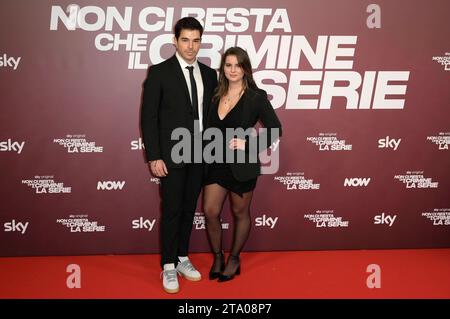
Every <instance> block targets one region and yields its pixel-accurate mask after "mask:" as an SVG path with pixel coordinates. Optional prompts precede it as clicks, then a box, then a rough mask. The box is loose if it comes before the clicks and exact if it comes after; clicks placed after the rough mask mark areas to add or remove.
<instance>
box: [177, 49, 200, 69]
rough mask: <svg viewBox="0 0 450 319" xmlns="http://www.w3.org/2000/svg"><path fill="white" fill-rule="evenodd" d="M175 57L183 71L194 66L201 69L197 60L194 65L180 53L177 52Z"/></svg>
mask: <svg viewBox="0 0 450 319" xmlns="http://www.w3.org/2000/svg"><path fill="white" fill-rule="evenodd" d="M175 56H176V57H177V59H178V62H179V63H180V66H181V68H182V69H184V68H185V67H187V66H191V65H193V66H194V68H198V67H199V66H198V63H197V58H196V59H195V61H194V63H192V64H189V63H187V62H186V61H185V60H184V59H183V58H182V57H181V55H180V54H179V53H178V51H177V52H175Z"/></svg>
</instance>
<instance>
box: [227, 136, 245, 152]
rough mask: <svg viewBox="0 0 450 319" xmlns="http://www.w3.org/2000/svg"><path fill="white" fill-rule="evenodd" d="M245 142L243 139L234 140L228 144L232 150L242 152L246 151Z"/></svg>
mask: <svg viewBox="0 0 450 319" xmlns="http://www.w3.org/2000/svg"><path fill="white" fill-rule="evenodd" d="M245 142H246V141H245V140H243V139H241V138H232V139H231V140H230V142H229V143H228V148H229V149H231V150H236V149H237V150H241V151H245Z"/></svg>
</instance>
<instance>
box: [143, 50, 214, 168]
mask: <svg viewBox="0 0 450 319" xmlns="http://www.w3.org/2000/svg"><path fill="white" fill-rule="evenodd" d="M198 64H199V66H200V72H201V75H202V82H203V88H204V89H203V127H205V126H206V117H207V114H208V108H209V105H210V104H211V98H212V95H213V92H214V89H215V88H216V86H217V73H216V71H214V70H213V69H211V68H210V67H208V66H206V65H204V64H202V63H200V62H198ZM143 86H144V92H143V98H142V108H141V129H142V137H143V140H144V145H145V153H146V157H147V160H148V161H153V160H157V159H162V160H164V162H165V164H166V166H167V167H180V166H183V165H184V164H183V163H181V164H177V163H174V162H173V161H172V159H171V155H170V154H171V150H172V147H173V145H175V144H176V143H178V141H172V140H171V133H172V130H174V129H175V128H178V127H183V128H187V129H188V130H189V131H190V132H194V115H193V112H192V106H191V99H190V97H189V90H188V83H186V80H185V77H184V75H183V71H182V70H181V66H180V63H179V62H178V59H177V57H176V56H175V55H173V56H172V57H171V58H169V59H168V60H166V61H164V62H162V63H159V64H155V65H152V66H151V67H150V68H149V69H148V74H147V79H146V80H145V82H144V85H143Z"/></svg>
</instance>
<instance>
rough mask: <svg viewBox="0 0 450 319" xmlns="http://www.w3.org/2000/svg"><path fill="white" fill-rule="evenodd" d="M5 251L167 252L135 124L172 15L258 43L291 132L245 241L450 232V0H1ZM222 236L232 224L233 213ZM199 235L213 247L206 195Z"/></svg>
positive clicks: (367, 245)
mask: <svg viewBox="0 0 450 319" xmlns="http://www.w3.org/2000/svg"><path fill="white" fill-rule="evenodd" d="M0 9H1V10H0V25H1V28H0V83H1V97H0V101H1V113H0V168H1V179H0V193H1V204H0V256H30V255H75V254H129V253H157V252H158V251H159V221H160V214H161V212H160V194H159V179H158V178H155V177H153V176H152V175H151V174H150V172H149V169H148V166H147V164H146V162H145V157H144V153H143V149H144V147H145V146H144V145H143V142H142V136H141V132H140V127H139V122H140V107H141V95H142V84H143V81H144V80H145V77H146V71H147V68H148V67H149V66H150V65H153V64H156V63H159V62H161V61H163V60H164V59H167V58H168V57H170V56H171V55H172V54H173V53H174V51H175V49H174V46H173V44H172V39H173V25H174V23H175V22H176V21H177V20H178V19H179V18H181V17H183V16H195V17H197V18H198V19H199V20H200V21H201V23H202V24H203V25H204V27H205V32H204V34H203V37H202V49H201V51H200V53H199V59H200V60H201V61H202V62H204V63H206V64H207V65H210V66H211V67H212V68H215V69H217V68H218V67H219V62H220V57H221V54H222V53H223V52H224V50H225V49H227V48H228V47H231V46H236V45H237V46H240V47H243V48H244V49H246V50H247V52H248V53H249V55H250V56H251V62H252V64H253V68H254V76H255V79H256V81H257V83H258V85H259V86H260V87H261V88H262V89H264V90H266V91H267V93H268V94H269V98H270V100H271V103H272V105H273V108H274V109H275V110H276V113H277V115H278V116H279V118H280V120H281V122H282V124H283V136H282V138H281V140H280V142H279V143H277V144H274V145H272V148H271V153H270V155H271V156H267V157H265V160H264V162H265V163H264V169H265V172H266V173H267V174H264V175H263V176H261V177H260V178H259V180H258V185H257V187H256V189H255V192H254V198H253V202H252V212H251V214H252V231H251V234H250V238H249V241H248V243H247V245H246V246H245V250H247V251H269V250H322V249H376V248H427V247H450V192H449V187H450V151H449V144H450V109H449V107H450V90H449V88H450V86H449V84H450V72H449V70H450V61H449V60H450V53H449V50H450V43H449V38H450V37H449V36H450V34H449V31H450V26H449V19H448V12H450V2H449V1H445V0H443V1H438V0H433V1H424V0H410V1H406V0H399V1H387V0H380V1H376V3H373V1H360V0H346V1H325V0H295V1H294V0H291V1H288V0H279V1H276V2H274V1H250V2H246V3H245V6H244V3H243V2H242V1H236V0H228V1H159V0H155V1H151V2H149V1H118V0H117V1H99V0H91V1H87V0H86V1H85V0H83V1H78V2H77V3H74V2H73V1H63V0H61V1H45V0H43V1H23V0H22V1H15V0H14V1H13V0H6V1H2V3H1V4H0ZM222 222H223V224H222V225H223V228H224V243H225V248H226V249H227V248H229V247H230V244H231V243H230V241H231V235H232V231H233V223H232V216H231V213H230V210H229V203H228V202H226V204H225V207H224V211H223V214H222ZM191 248H192V251H194V252H200V251H208V250H209V248H208V243H207V239H206V232H205V219H204V215H203V212H202V204H201V200H199V204H198V207H197V212H196V215H195V220H194V223H193V232H192V240H191Z"/></svg>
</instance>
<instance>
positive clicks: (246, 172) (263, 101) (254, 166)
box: [206, 88, 282, 181]
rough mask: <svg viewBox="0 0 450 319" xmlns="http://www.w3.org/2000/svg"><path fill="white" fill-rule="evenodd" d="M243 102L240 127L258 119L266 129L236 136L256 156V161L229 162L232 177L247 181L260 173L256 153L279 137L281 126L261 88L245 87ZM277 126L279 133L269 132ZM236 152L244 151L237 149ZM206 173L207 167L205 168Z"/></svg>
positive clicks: (211, 112) (213, 110)
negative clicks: (257, 133) (253, 133)
mask: <svg viewBox="0 0 450 319" xmlns="http://www.w3.org/2000/svg"><path fill="white" fill-rule="evenodd" d="M242 99H243V101H242V103H243V108H244V110H243V113H242V122H241V124H240V127H241V128H242V129H244V130H247V129H249V128H252V127H254V126H255V124H256V123H257V122H258V121H261V123H262V124H263V125H264V128H265V129H267V130H264V131H262V132H261V133H260V134H259V135H258V136H257V137H251V136H248V135H244V136H238V137H240V138H245V139H246V149H245V152H246V153H247V155H248V154H252V155H253V156H254V158H256V160H257V161H256V162H253V163H252V162H250V161H248V160H247V161H246V162H245V163H230V167H231V171H232V173H233V176H234V178H236V179H237V180H238V181H247V180H250V179H253V178H256V177H257V176H258V175H260V174H261V163H260V161H259V158H258V156H257V155H258V154H259V153H260V152H261V151H263V150H265V149H267V148H268V147H269V146H270V145H271V144H272V143H273V142H274V141H275V140H276V139H277V138H278V137H281V134H282V128H281V123H280V121H279V119H278V117H277V115H276V113H275V111H274V109H273V107H272V105H271V104H270V102H269V100H268V99H267V93H266V91H264V90H261V89H256V90H253V89H250V88H249V89H247V90H246V91H245V93H244V94H243V96H242ZM218 107H219V102H215V103H212V104H211V107H210V111H209V115H208V121H207V124H206V127H211V125H210V123H211V119H212V116H213V114H214V113H213V112H216V113H217V111H218ZM272 128H277V129H278V130H279V131H278V132H279V135H274V134H271V131H270V129H272ZM237 152H244V151H240V150H238V151H237ZM247 158H248V156H247ZM206 173H207V168H206Z"/></svg>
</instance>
